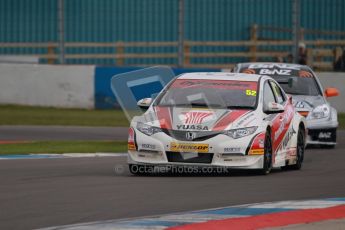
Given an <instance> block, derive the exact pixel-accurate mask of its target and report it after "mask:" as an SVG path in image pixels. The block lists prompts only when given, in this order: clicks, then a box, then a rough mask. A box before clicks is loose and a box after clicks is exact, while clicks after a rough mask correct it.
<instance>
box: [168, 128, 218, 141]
mask: <svg viewBox="0 0 345 230" xmlns="http://www.w3.org/2000/svg"><path fill="white" fill-rule="evenodd" d="M163 132H164V133H165V134H166V135H168V136H170V137H172V138H174V139H176V140H179V141H204V140H207V139H210V138H212V137H215V136H217V135H219V134H221V133H222V132H219V131H181V130H171V129H164V130H163ZM188 132H193V133H194V134H195V138H194V139H192V140H190V139H187V136H186V135H187V133H188Z"/></svg>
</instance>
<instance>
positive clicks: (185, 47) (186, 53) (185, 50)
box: [183, 42, 190, 67]
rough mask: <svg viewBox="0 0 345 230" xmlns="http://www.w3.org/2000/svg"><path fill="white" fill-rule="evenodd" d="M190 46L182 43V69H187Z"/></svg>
mask: <svg viewBox="0 0 345 230" xmlns="http://www.w3.org/2000/svg"><path fill="white" fill-rule="evenodd" d="M189 54H190V45H189V44H188V42H184V44H183V56H184V58H183V59H184V60H183V67H188V66H189V65H190V56H189Z"/></svg>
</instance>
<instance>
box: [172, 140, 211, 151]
mask: <svg viewBox="0 0 345 230" xmlns="http://www.w3.org/2000/svg"><path fill="white" fill-rule="evenodd" d="M170 151H172V152H199V153H207V152H208V144H191V143H176V142H172V143H170Z"/></svg>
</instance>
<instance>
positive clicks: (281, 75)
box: [239, 64, 321, 96]
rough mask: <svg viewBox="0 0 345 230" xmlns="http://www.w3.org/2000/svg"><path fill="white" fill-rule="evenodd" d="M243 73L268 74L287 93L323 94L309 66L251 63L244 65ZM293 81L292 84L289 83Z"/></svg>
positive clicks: (241, 70)
mask: <svg viewBox="0 0 345 230" xmlns="http://www.w3.org/2000/svg"><path fill="white" fill-rule="evenodd" d="M239 72H241V73H250V74H260V75H267V76H270V77H272V78H273V79H275V80H276V81H277V82H278V83H279V84H280V86H281V87H282V88H283V89H284V91H285V92H286V93H287V94H292V95H309V96H318V95H321V91H320V88H319V86H318V84H317V82H316V80H315V76H314V74H313V73H312V72H311V71H309V70H308V69H307V68H303V67H300V66H296V65H289V64H251V65H249V66H243V67H242V68H241V69H240V71H239ZM289 79H290V83H291V82H292V85H291V84H289Z"/></svg>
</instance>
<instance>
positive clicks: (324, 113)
mask: <svg viewBox="0 0 345 230" xmlns="http://www.w3.org/2000/svg"><path fill="white" fill-rule="evenodd" d="M234 72H241V73H253V74H263V75H268V76H270V77H272V78H273V79H275V80H276V81H277V82H278V83H279V84H280V86H281V87H282V88H283V89H284V91H285V92H286V93H287V94H288V95H290V96H291V97H292V101H293V104H294V106H295V108H296V110H297V111H298V112H299V113H300V114H301V115H302V116H304V117H306V122H307V129H308V135H307V138H306V140H307V144H308V145H319V146H322V147H327V148H333V147H334V146H335V145H336V143H337V128H338V114H337V110H336V109H335V108H333V107H332V106H331V105H330V104H329V102H328V101H327V98H328V97H334V96H338V95H339V92H338V90H337V89H336V88H327V89H325V91H323V89H322V86H321V84H320V81H319V80H318V78H317V76H316V74H315V73H314V72H313V71H312V70H311V69H310V68H309V67H308V66H304V65H297V64H288V63H269V62H268V63H265V62H261V63H260V62H252V63H239V64H237V65H236V67H235V68H234Z"/></svg>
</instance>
